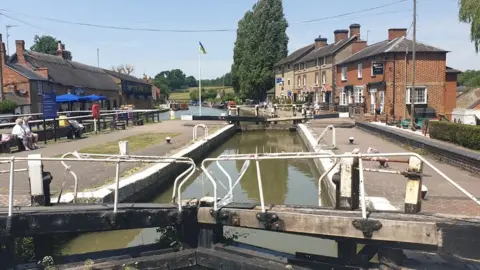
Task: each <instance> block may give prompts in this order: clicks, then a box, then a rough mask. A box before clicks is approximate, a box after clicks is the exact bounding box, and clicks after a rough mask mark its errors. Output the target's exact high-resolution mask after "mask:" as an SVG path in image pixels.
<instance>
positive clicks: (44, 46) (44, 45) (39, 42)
mask: <svg viewBox="0 0 480 270" xmlns="http://www.w3.org/2000/svg"><path fill="white" fill-rule="evenodd" d="M58 41H59V40H57V39H56V38H54V37H52V36H38V35H35V37H34V38H33V42H34V44H33V45H32V46H31V47H30V50H32V51H34V52H40V53H46V54H52V55H56V54H57V50H58ZM63 53H64V56H65V58H66V59H68V60H72V53H71V52H70V51H66V50H64V52H63Z"/></svg>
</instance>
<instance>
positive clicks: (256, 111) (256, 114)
mask: <svg viewBox="0 0 480 270" xmlns="http://www.w3.org/2000/svg"><path fill="white" fill-rule="evenodd" d="M258 110H259V108H258V105H255V116H258Z"/></svg>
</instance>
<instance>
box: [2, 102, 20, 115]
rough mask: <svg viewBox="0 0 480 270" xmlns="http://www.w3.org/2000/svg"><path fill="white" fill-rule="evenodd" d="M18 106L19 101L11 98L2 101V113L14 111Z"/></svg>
mask: <svg viewBox="0 0 480 270" xmlns="http://www.w3.org/2000/svg"><path fill="white" fill-rule="evenodd" d="M17 107H18V105H17V103H15V102H13V101H11V100H8V99H5V100H3V101H0V113H13V112H14V111H15V109H16V108H17Z"/></svg>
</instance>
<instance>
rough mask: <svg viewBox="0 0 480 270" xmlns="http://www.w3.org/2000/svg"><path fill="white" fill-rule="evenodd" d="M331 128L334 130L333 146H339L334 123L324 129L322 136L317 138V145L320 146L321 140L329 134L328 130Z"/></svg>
mask: <svg viewBox="0 0 480 270" xmlns="http://www.w3.org/2000/svg"><path fill="white" fill-rule="evenodd" d="M329 130H331V131H332V145H331V146H332V147H333V148H335V147H337V138H336V134H335V127H334V126H333V125H328V126H327V127H326V128H325V129H324V130H323V131H322V133H321V134H320V136H318V139H317V146H320V145H319V144H320V141H321V140H322V139H323V137H324V136H325V134H327V131H329Z"/></svg>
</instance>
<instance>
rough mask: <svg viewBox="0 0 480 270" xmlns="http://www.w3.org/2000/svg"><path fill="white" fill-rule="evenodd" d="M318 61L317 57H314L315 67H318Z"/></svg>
mask: <svg viewBox="0 0 480 270" xmlns="http://www.w3.org/2000/svg"><path fill="white" fill-rule="evenodd" d="M319 62H320V61H319V59H318V58H316V59H315V66H316V67H318V66H319Z"/></svg>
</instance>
